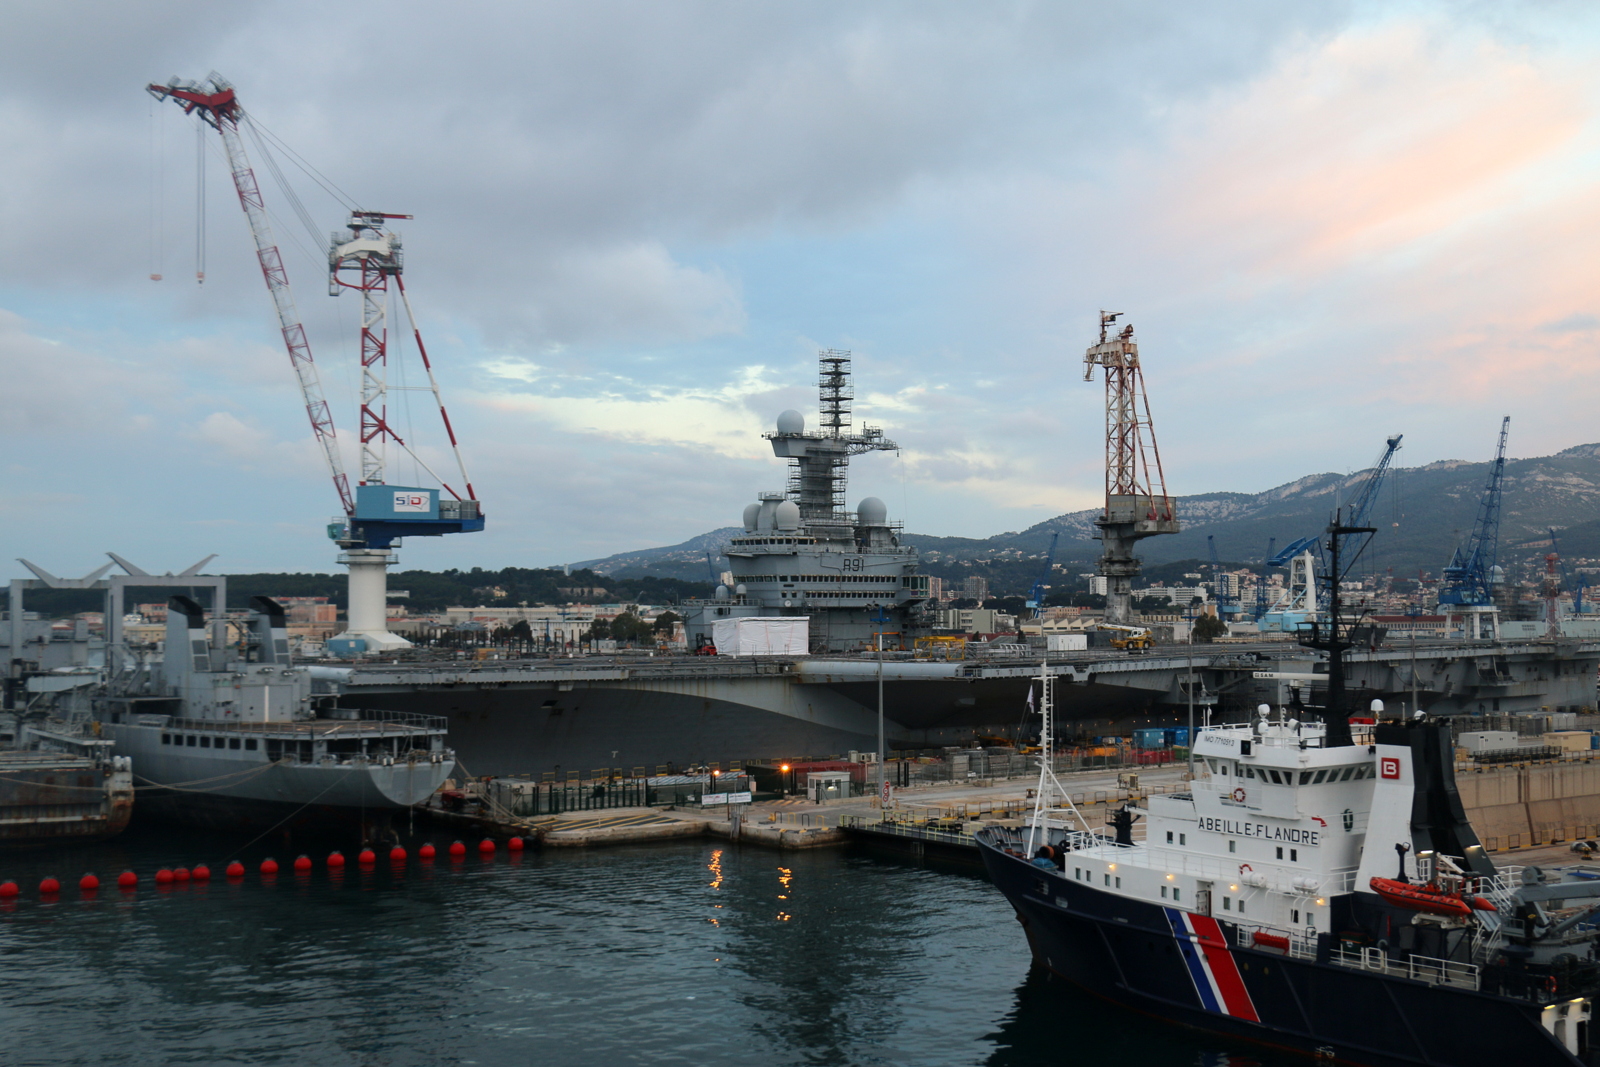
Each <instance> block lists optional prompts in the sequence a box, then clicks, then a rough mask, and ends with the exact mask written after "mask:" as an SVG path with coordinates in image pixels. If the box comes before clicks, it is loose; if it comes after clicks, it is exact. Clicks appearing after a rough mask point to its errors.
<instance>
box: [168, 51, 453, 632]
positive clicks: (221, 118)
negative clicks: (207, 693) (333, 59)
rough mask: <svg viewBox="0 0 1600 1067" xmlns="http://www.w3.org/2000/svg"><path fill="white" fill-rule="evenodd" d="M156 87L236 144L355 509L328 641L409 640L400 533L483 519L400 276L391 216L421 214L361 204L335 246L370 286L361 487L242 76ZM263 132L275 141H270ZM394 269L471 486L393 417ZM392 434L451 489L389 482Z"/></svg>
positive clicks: (245, 198) (302, 360) (335, 262)
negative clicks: (341, 613) (308, 322)
mask: <svg viewBox="0 0 1600 1067" xmlns="http://www.w3.org/2000/svg"><path fill="white" fill-rule="evenodd" d="M146 91H147V92H149V93H150V95H151V96H153V97H155V98H156V99H157V100H171V101H172V102H174V103H175V104H177V105H178V106H179V107H181V108H182V109H183V111H184V113H185V114H190V115H195V116H197V117H198V118H199V119H200V120H201V121H203V122H205V123H206V124H207V125H208V126H210V127H211V128H212V129H214V130H216V131H217V133H218V134H219V135H220V136H221V138H222V143H223V148H224V150H225V151H226V153H227V157H228V166H229V169H230V171H231V173H232V176H233V184H234V189H235V191H236V192H237V193H238V194H239V203H240V205H241V207H243V209H244V213H245V218H246V221H247V222H248V223H249V226H250V234H251V237H252V238H253V239H254V240H255V246H256V259H257V261H258V262H259V264H260V266H261V273H262V275H263V277H264V278H265V279H266V283H267V291H268V292H269V293H270V294H271V296H272V302H273V306H274V308H275V309H276V311H277V315H278V326H279V329H280V331H281V332H282V334H283V341H284V345H285V347H286V348H287V349H288V352H289V362H290V364H291V365H292V367H293V368H294V372H295V375H296V377H297V378H298V380H299V383H300V392H301V395H302V397H303V398H304V401H305V406H306V414H307V416H308V417H309V419H310V421H311V430H312V433H313V435H314V436H315V437H316V439H317V443H318V444H319V445H320V446H321V448H322V452H323V455H324V457H325V458H326V460H327V463H328V468H329V471H330V473H331V474H332V477H333V484H334V488H335V490H336V491H337V493H338V496H339V503H340V506H341V508H342V510H343V513H344V514H343V516H342V517H341V519H340V520H339V521H337V522H334V523H332V524H330V525H329V527H328V536H329V537H330V538H332V539H333V540H334V541H335V543H337V544H338V545H339V546H340V548H342V549H344V552H343V553H342V554H341V555H340V557H339V562H340V563H343V564H346V565H347V566H348V567H349V569H350V595H349V615H348V626H347V628H346V630H345V632H344V633H342V634H340V635H338V637H336V638H334V639H333V640H331V641H330V642H329V649H330V651H333V652H335V653H340V654H360V653H365V652H381V651H387V650H391V649H396V648H405V647H408V646H409V644H410V642H408V641H406V640H405V639H404V638H402V637H400V636H399V635H397V634H392V633H390V632H389V629H388V620H387V600H388V596H387V586H388V568H389V567H390V566H391V565H393V564H394V563H397V562H398V560H397V559H396V557H395V556H394V553H393V551H392V549H393V548H394V547H395V545H396V542H398V540H399V539H400V538H401V537H409V536H438V535H441V534H447V533H468V532H474V531H478V530H482V529H483V527H484V519H483V514H482V511H481V509H480V506H479V502H478V499H477V494H476V492H475V491H474V490H473V487H472V482H471V480H470V479H469V478H468V477H467V472H466V465H465V463H464V462H463V461H462V458H461V449H460V445H459V443H458V442H457V440H456V434H455V429H454V427H453V426H452V425H451V423H450V416H449V413H448V412H447V411H446V410H445V406H444V401H443V399H442V398H441V395H440V392H439V384H438V381H437V380H436V379H435V377H434V373H433V366H432V363H431V362H430V361H429V359H428V353H427V348H426V346H425V345H424V344H423V341H422V332H421V330H420V329H419V328H418V326H417V322H416V317H415V315H414V314H413V313H412V310H411V301H410V298H409V297H408V296H407V295H406V291H405V282H404V279H403V278H402V276H401V273H402V270H403V262H402V258H401V243H400V239H399V236H398V235H397V234H394V233H392V232H390V231H389V230H388V229H387V228H386V223H387V222H388V221H389V220H392V219H404V218H410V217H411V216H409V215H396V214H389V213H386V212H377V211H360V210H358V211H354V212H352V213H351V216H350V221H349V223H348V224H347V229H348V230H349V233H348V234H338V233H336V234H335V235H334V237H333V241H332V247H331V249H330V252H329V257H328V268H329V291H330V292H331V293H332V294H334V295H338V294H339V293H340V292H342V291H343V290H344V289H355V290H358V291H360V292H361V293H362V315H361V367H362V386H361V405H360V447H361V478H360V483H359V484H358V485H357V486H356V487H355V488H354V490H352V487H351V485H350V479H349V477H348V475H346V473H345V470H344V462H343V459H342V458H341V456H340V453H339V444H338V437H337V434H336V432H335V430H334V423H333V415H332V412H331V410H330V408H329V406H328V402H327V399H326V397H325V396H324V394H323V390H322V383H321V380H320V377H319V375H318V373H317V367H316V363H315V361H314V359H313V358H312V354H311V344H310V341H309V340H308V339H307V337H306V331H305V327H304V326H303V325H302V324H301V322H300V316H299V313H298V311H297V310H296V308H295V303H294V296H293V292H292V290H291V289H290V286H289V276H288V272H287V271H286V270H285V268H284V265H283V257H282V255H281V254H280V253H279V251H278V245H277V241H276V239H275V238H274V237H273V233H272V227H271V224H270V221H269V219H268V216H267V210H266V206H265V202H264V201H263V198H262V196H261V187H260V184H259V183H258V182H257V181H256V176H255V170H254V168H253V167H252V166H251V163H250V158H249V155H248V154H247V153H246V151H245V146H244V141H243V138H242V137H241V136H240V133H241V128H244V127H247V126H248V125H249V116H248V114H247V113H246V112H245V110H244V109H243V108H242V107H241V106H240V104H239V100H238V96H237V94H236V92H235V90H234V87H233V86H232V85H231V84H230V83H229V82H228V81H227V80H226V79H224V78H223V77H222V76H221V75H219V74H217V73H216V72H215V71H213V72H212V73H211V74H210V75H208V76H207V77H206V79H205V80H204V81H203V82H192V81H185V80H182V79H179V78H173V79H172V80H171V81H169V82H168V83H167V84H165V85H155V84H151V85H148V86H146ZM262 144H263V150H264V151H265V147H264V146H265V142H264V141H263V142H262ZM269 162H270V160H269ZM346 274H354V275H356V276H358V280H355V281H347V280H345V277H344V276H345V275H346ZM391 278H392V279H393V280H394V283H395V288H396V290H397V291H398V293H399V295H400V298H401V302H402V304H403V305H404V307H405V310H406V317H407V320H408V322H409V324H410V326H411V332H412V335H413V337H414V339H415V341H416V345H417V352H418V355H419V356H420V358H421V360H422V364H423V367H424V368H425V369H426V371H427V376H428V383H429V385H430V387H431V388H432V391H433V397H434V401H435V403H436V404H437V406H438V410H439V416H440V419H441V420H442V421H443V423H444V429H445V433H446V435H447V437H448V438H449V441H450V447H451V449H452V451H453V452H454V455H455V460H456V467H457V470H458V472H459V474H460V484H461V491H457V490H456V489H455V488H454V487H452V486H451V485H450V484H449V483H448V482H446V481H445V480H444V479H443V478H440V477H439V476H438V474H436V473H435V472H434V471H433V470H432V468H431V467H429V466H428V464H427V463H426V462H425V461H424V460H423V459H422V457H421V456H419V455H417V453H416V452H415V451H414V450H413V449H412V447H411V446H410V444H408V443H407V442H406V440H405V439H404V438H403V437H402V436H401V435H400V434H399V433H398V432H397V431H396V430H395V429H394V427H393V426H391V424H390V423H389V418H388V410H387V407H386V394H387V383H386V371H385V368H386V366H387V363H388V330H387V321H388V299H387V297H388V289H389V281H390V279H391ZM391 441H392V442H393V443H394V444H395V445H396V446H397V447H399V448H401V449H403V450H404V451H405V452H406V453H407V454H408V455H410V456H411V457H412V459H414V460H415V461H416V462H417V465H418V466H419V467H421V468H422V469H424V470H426V471H427V472H428V474H429V475H430V476H432V477H433V478H435V479H436V480H437V481H438V482H439V484H440V485H441V486H443V492H444V493H448V494H449V498H448V499H446V498H445V497H443V496H442V495H441V491H440V490H438V489H432V488H425V487H415V486H405V485H393V484H390V483H388V482H387V480H386V474H385V445H386V443H387V442H391ZM463 492H464V493H465V496H463V495H462V493H463Z"/></svg>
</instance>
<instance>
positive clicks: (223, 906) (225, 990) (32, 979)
mask: <svg viewBox="0 0 1600 1067" xmlns="http://www.w3.org/2000/svg"><path fill="white" fill-rule="evenodd" d="M436 843H440V844H444V845H448V843H449V840H448V838H446V839H444V840H443V841H441V842H436ZM346 844H348V843H346ZM231 847H233V842H230V841H227V840H225V839H209V838H205V837H203V836H198V835H193V834H181V835H173V836H161V835H155V836H148V835H147V836H144V837H137V836H136V837H130V838H126V839H119V842H118V843H115V846H114V847H111V846H106V847H103V848H101V849H98V850H92V851H88V852H83V853H82V854H68V853H57V854H52V855H51V856H48V857H45V856H35V857H16V856H4V855H0V876H7V877H16V878H17V879H18V881H19V882H20V883H21V884H23V885H24V886H27V887H32V886H37V885H38V880H39V878H40V877H42V876H43V874H44V873H47V870H46V868H47V867H49V868H53V869H54V871H55V872H56V873H58V874H59V872H62V871H67V872H81V871H83V870H96V871H98V872H99V873H100V875H101V877H102V878H105V877H106V876H107V875H109V874H114V873H115V872H117V871H120V870H122V869H124V868H126V867H132V868H134V869H136V870H138V871H140V872H141V873H145V874H146V880H145V881H144V882H142V883H141V885H140V887H139V888H138V889H137V890H136V891H134V892H132V893H123V892H121V891H110V890H103V891H102V892H101V893H100V894H99V896H98V898H97V899H94V900H83V899H80V898H79V897H78V896H76V895H75V893H73V892H69V891H63V893H62V894H61V898H60V900H59V901H58V902H56V903H51V904H45V903H41V902H40V901H39V900H38V899H37V895H36V894H34V893H32V892H31V889H30V890H25V894H26V895H25V897H24V899H22V900H21V901H19V902H17V903H15V904H14V905H12V906H10V907H0V1048H6V1049H9V1050H16V1049H26V1050H28V1053H27V1057H31V1058H25V1059H24V1062H29V1063H33V1062H38V1063H49V1064H51V1065H52V1067H54V1065H58V1064H59V1065H75V1064H84V1065H88V1064H100V1063H105V1062H112V1061H115V1062H118V1063H119V1064H129V1065H133V1067H146V1065H149V1067H155V1065H158V1064H160V1065H166V1064H170V1063H175V1062H189V1063H213V1062H229V1063H237V1064H280V1063H284V1062H291V1061H293V1062H306V1063H382V1064H385V1065H396V1067H406V1065H410V1064H417V1065H422V1064H429V1065H432V1064H445V1065H452V1064H461V1065H462V1067H499V1065H502V1064H503V1065H506V1067H511V1065H518V1067H521V1065H524V1064H526V1063H528V1062H538V1063H539V1064H540V1067H566V1065H568V1064H571V1065H574V1067H577V1065H583V1067H591V1065H593V1064H596V1063H601V1064H609V1063H617V1064H623V1065H629V1064H644V1063H650V1064H654V1063H667V1064H693V1065H694V1067H747V1065H748V1064H750V1063H759V1064H762V1065H763V1067H788V1065H799V1064H818V1065H822V1064H826V1065H828V1067H833V1065H856V1064H860V1065H867V1064H874V1065H876V1064H907V1065H916V1067H925V1065H926V1067H939V1065H945V1064H951V1065H962V1067H968V1065H972V1067H975V1065H979V1064H983V1063H986V1062H987V1063H991V1064H1003V1065H1005V1067H1031V1065H1034V1064H1037V1065H1039V1067H1044V1065H1045V1064H1049V1065H1050V1067H1059V1065H1060V1064H1061V1063H1062V1062H1063V1055H1062V1049H1063V1045H1062V1037H1063V1034H1065V1033H1071V1034H1072V1037H1073V1040H1074V1041H1075V1042H1076V1046H1075V1049H1081V1048H1082V1047H1083V1043H1084V1041H1085V1040H1086V1037H1085V1035H1092V1034H1094V1033H1097V1032H1106V1031H1109V1034H1108V1036H1107V1037H1106V1038H1105V1040H1104V1041H1103V1042H1102V1043H1099V1044H1095V1045H1094V1046H1093V1048H1094V1049H1095V1051H1096V1052H1097V1053H1098V1055H1088V1056H1084V1055H1080V1054H1078V1052H1077V1051H1075V1052H1074V1053H1073V1056H1072V1061H1073V1062H1087V1063H1099V1062H1108V1063H1109V1062H1123V1063H1129V1064H1145V1063H1177V1064H1190V1063H1193V1062H1195V1059H1194V1057H1195V1055H1196V1054H1197V1051H1198V1050H1199V1049H1200V1048H1202V1047H1204V1046H1202V1045H1200V1044H1195V1043H1189V1044H1185V1043H1184V1042H1185V1041H1186V1040H1188V1039H1187V1037H1186V1036H1181V1035H1180V1036H1177V1037H1171V1038H1165V1037H1159V1036H1157V1035H1154V1034H1153V1030H1154V1029H1155V1028H1153V1027H1150V1026H1149V1025H1144V1024H1143V1022H1142V1020H1139V1019H1137V1018H1136V1017H1132V1016H1129V1017H1128V1018H1129V1019H1130V1020H1131V1022H1130V1023H1129V1024H1128V1025H1127V1026H1121V1025H1120V1024H1119V1025H1117V1026H1108V1023H1107V1020H1108V1018H1111V1015H1110V1013H1109V1011H1108V1010H1107V1009H1104V1008H1103V1007H1101V1006H1098V1005H1096V1004H1094V1002H1092V1001H1088V1000H1087V998H1085V997H1084V996H1083V995H1082V994H1081V993H1076V992H1075V991H1072V990H1069V989H1066V988H1065V987H1063V986H1061V985H1060V984H1059V983H1057V984H1050V983H1048V982H1045V983H1043V984H1041V983H1040V981H1039V980H1038V979H1036V978H1028V979H1027V981H1025V982H1024V981H1023V979H1024V977H1025V976H1026V975H1027V973H1028V960H1027V951H1026V948H1025V946H1024V944H1023V941H1022V938H1021V936H1020V934H1019V932H1018V930H1017V927H1016V924H1015V922H1013V921H1012V917H1011V913H1010V909H1009V908H1008V907H1007V906H1006V905H1005V903H1004V902H1003V901H1002V900H1000V898H999V897H998V896H997V895H996V894H995V893H994V891H993V890H992V889H991V888H990V887H989V885H988V884H987V883H986V882H984V881H982V880H981V879H979V878H976V877H971V876H968V875H963V874H955V875H952V874H949V873H943V872H939V871H935V870H925V869H920V868H916V867H912V866H907V865H904V864H899V863H894V862H880V861H875V860H871V859H865V858H859V857H853V856H851V855H850V854H848V853H845V852H842V851H831V850H830V851H823V852H811V853H801V854H796V855H794V856H792V857H791V856H790V855H788V854H784V855H777V854H774V853H772V852H770V851H766V850H763V849H759V848H755V847H748V846H747V847H743V848H741V847H737V846H732V847H714V846H713V845H712V844H711V843H708V842H699V841H689V842H674V843H670V844H661V845H652V846H647V847H638V848H619V849H607V850H600V851H595V852H566V851H561V852H556V851H552V852H549V853H540V854H528V855H526V856H525V857H523V858H522V859H521V861H520V863H513V862H511V861H510V860H509V859H502V860H499V861H497V862H493V863H487V862H486V863H468V864H465V865H451V864H445V863H439V864H437V865H434V866H428V865H424V864H422V863H415V862H414V863H409V864H407V865H406V866H405V867H404V868H403V869H402V870H400V871H398V872H396V871H391V870H390V869H389V868H388V867H387V866H386V865H378V866H377V867H376V869H374V870H370V871H368V870H361V871H355V870H350V871H347V872H345V873H343V874H339V875H335V874H333V873H332V872H329V871H328V870H326V868H325V867H324V866H323V865H322V864H321V862H320V861H319V863H318V865H317V867H316V868H315V869H314V870H313V871H312V872H310V874H309V875H305V876H298V875H284V876H280V877H279V879H278V880H277V882H276V884H269V883H268V882H266V881H265V880H264V879H262V878H261V877H260V876H259V875H258V874H257V873H256V871H257V865H258V864H259V863H260V861H261V859H262V858H263V856H264V855H265V849H266V846H264V845H263V846H260V847H259V848H258V849H257V850H256V851H254V852H247V854H242V855H241V856H240V858H241V860H242V861H243V862H244V863H245V865H246V867H247V868H248V871H249V873H248V875H247V876H246V877H244V878H242V879H239V880H237V881H234V880H224V879H221V878H215V879H213V881H212V882H211V883H209V884H206V885H199V884H195V883H192V882H191V883H189V884H187V885H185V886H181V887H177V888H174V889H171V890H169V891H166V892H161V893H158V892H157V891H156V889H155V887H154V885H153V884H151V883H150V882H149V879H148V872H150V871H152V870H154V869H155V868H156V867H158V866H162V865H168V866H171V865H176V864H177V863H179V862H185V861H187V862H192V861H193V860H195V859H196V858H203V859H206V860H208V861H210V862H211V864H212V866H213V869H216V870H220V869H221V868H222V863H220V862H219V861H220V860H225V859H226V858H228V857H230V855H231V853H230V851H229V849H230V848H231ZM413 854H414V853H413ZM317 855H320V856H323V857H325V856H326V852H325V851H324V852H320V853H318V854H317ZM73 882H74V884H75V882H76V877H75V875H74V878H73ZM1019 982H1022V985H1021V986H1020V987H1019V985H1018V983H1019ZM1063 997H1064V999H1063ZM1086 1004H1087V1005H1088V1006H1087V1007H1085V1006H1084V1005H1086ZM1130 1035H1136V1036H1130ZM1147 1049H1148V1050H1150V1052H1151V1054H1150V1055H1146V1054H1145V1051H1146V1050H1147ZM1174 1057H1176V1058H1174ZM7 1062H16V1061H15V1060H8V1061H7Z"/></svg>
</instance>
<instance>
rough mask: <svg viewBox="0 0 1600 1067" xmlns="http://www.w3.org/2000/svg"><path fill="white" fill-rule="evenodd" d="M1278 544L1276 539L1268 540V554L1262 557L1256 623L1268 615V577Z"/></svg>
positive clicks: (1257, 584) (1257, 593)
mask: <svg viewBox="0 0 1600 1067" xmlns="http://www.w3.org/2000/svg"><path fill="white" fill-rule="evenodd" d="M1277 544H1278V539H1277V538H1276V537H1269V538H1267V554H1266V555H1264V556H1262V557H1261V574H1260V576H1259V577H1258V578H1256V621H1257V622H1260V621H1261V617H1262V616H1263V615H1265V614H1266V613H1267V575H1268V573H1269V572H1270V571H1271V570H1272V562H1271V560H1272V550H1273V548H1275V547H1276V546H1277Z"/></svg>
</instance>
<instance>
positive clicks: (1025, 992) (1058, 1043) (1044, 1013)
mask: <svg viewBox="0 0 1600 1067" xmlns="http://www.w3.org/2000/svg"><path fill="white" fill-rule="evenodd" d="M987 1036H988V1039H989V1040H990V1041H992V1042H993V1043H994V1051H993V1052H992V1053H990V1055H989V1057H988V1059H987V1060H985V1061H984V1062H985V1063H986V1064H987V1065H988V1067H1047V1065H1052V1067H1058V1065H1059V1064H1061V1063H1062V1062H1063V1061H1064V1059H1066V1058H1068V1057H1070V1059H1071V1061H1072V1062H1074V1063H1093V1064H1101V1063H1127V1064H1136V1065H1139V1067H1144V1065H1147V1064H1149V1065H1157V1064H1159V1065H1162V1067H1166V1065H1172V1067H1180V1065H1191V1064H1192V1065H1194V1067H1289V1065H1291V1064H1296V1065H1298V1064H1300V1063H1303V1062H1304V1061H1302V1060H1297V1059H1291V1058H1288V1057H1281V1056H1278V1055H1277V1054H1275V1053H1266V1052H1262V1053H1256V1052H1254V1051H1252V1052H1250V1053H1249V1054H1238V1053H1233V1052H1229V1051H1226V1050H1225V1049H1224V1048H1223V1042H1224V1041H1225V1039H1223V1038H1216V1039H1214V1040H1213V1039H1211V1038H1208V1037H1207V1036H1205V1035H1203V1034H1199V1033H1196V1032H1195V1031H1192V1030H1185V1029H1180V1028H1178V1027H1176V1026H1167V1025H1163V1024H1162V1023H1160V1022H1158V1021H1154V1020H1152V1019H1150V1018H1148V1017H1147V1016H1143V1015H1139V1014H1136V1013H1135V1012H1132V1011H1128V1010H1127V1009H1124V1008H1120V1007H1117V1006H1116V1005H1114V1004H1111V1003H1109V1002H1107V1001H1105V1000H1102V999H1100V998H1099V997H1096V996H1093V995H1092V994H1090V993H1087V992H1085V991H1083V990H1082V989H1079V988H1078V987H1076V986H1074V985H1072V984H1071V983H1070V982H1066V981H1064V980H1062V979H1060V978H1057V977H1056V976H1054V975H1052V974H1050V972H1048V971H1046V970H1044V969H1043V968H1040V967H1034V968H1031V969H1030V970H1029V972H1028V976H1027V978H1026V980H1025V981H1024V982H1023V983H1022V984H1021V985H1020V986H1018V987H1017V990H1016V1000H1015V1004H1014V1005H1013V1007H1012V1009H1011V1011H1010V1012H1009V1013H1007V1014H1006V1016H1005V1018H1004V1019H1003V1020H1001V1022H1000V1028H999V1029H998V1030H997V1031H995V1032H994V1033H991V1034H989V1035H987Z"/></svg>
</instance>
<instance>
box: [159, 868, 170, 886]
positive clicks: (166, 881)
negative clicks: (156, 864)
mask: <svg viewBox="0 0 1600 1067" xmlns="http://www.w3.org/2000/svg"><path fill="white" fill-rule="evenodd" d="M171 884H172V871H171V870H169V869H167V868H166V867H163V868H161V869H160V870H159V871H157V872H156V885H171Z"/></svg>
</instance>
